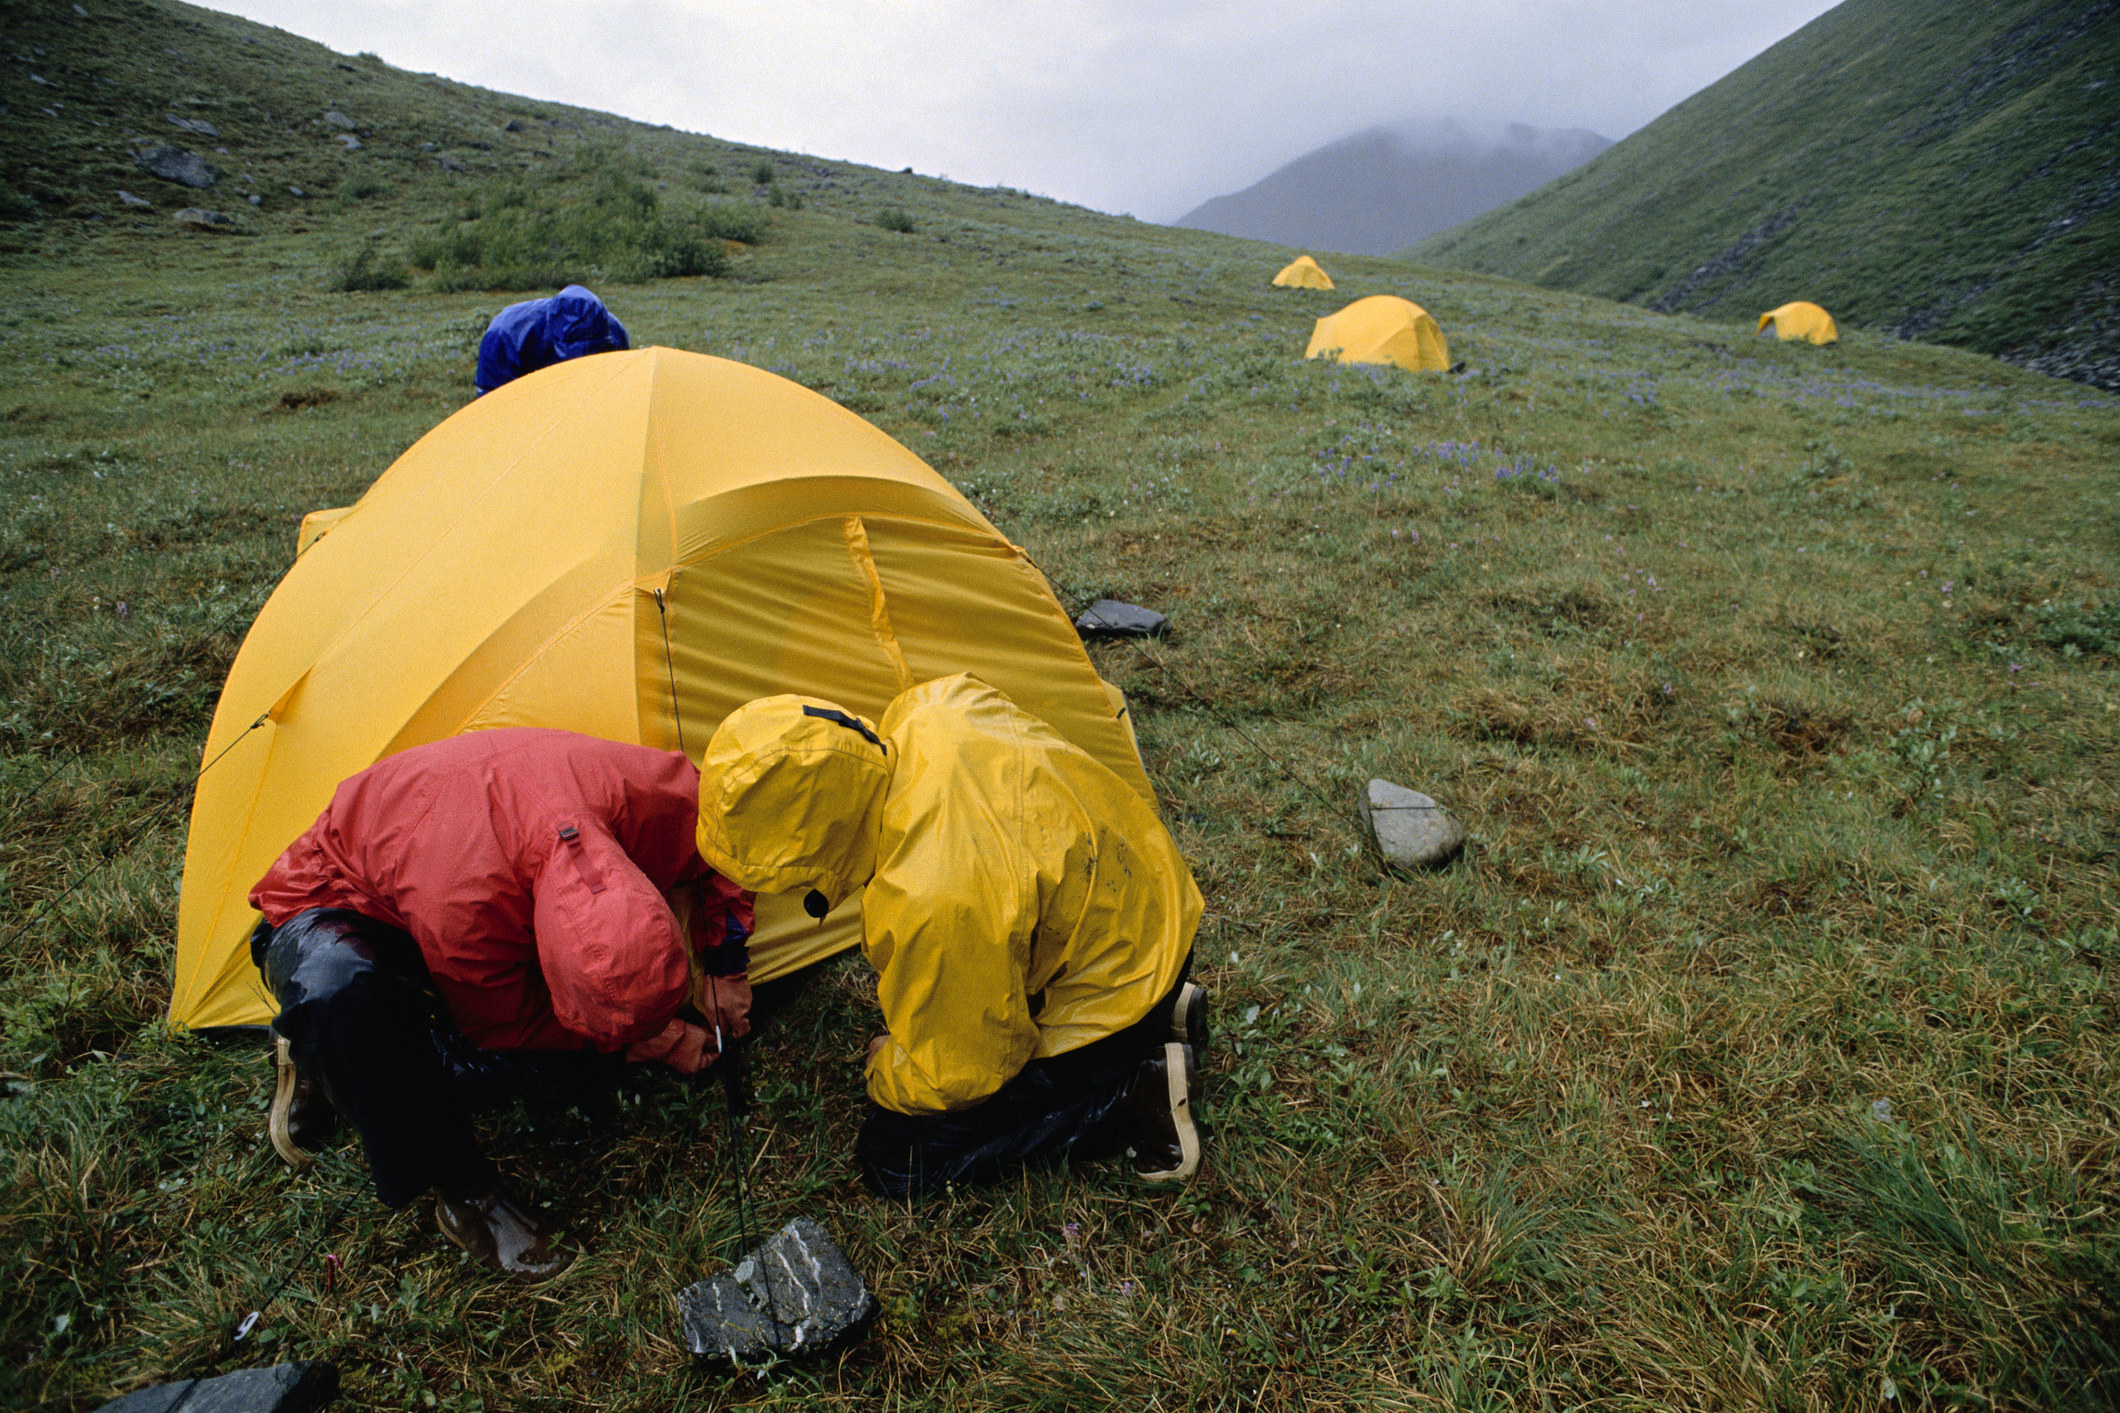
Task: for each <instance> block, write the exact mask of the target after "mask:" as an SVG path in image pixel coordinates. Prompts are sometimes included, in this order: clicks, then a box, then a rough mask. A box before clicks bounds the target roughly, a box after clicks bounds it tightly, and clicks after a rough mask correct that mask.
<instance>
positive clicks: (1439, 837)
mask: <svg viewBox="0 0 2120 1413" xmlns="http://www.w3.org/2000/svg"><path fill="white" fill-rule="evenodd" d="M1362 822H1363V823H1364V824H1366V825H1368V826H1369V832H1370V833H1371V834H1373V835H1375V836H1376V841H1377V847H1378V848H1379V849H1381V850H1383V851H1384V859H1385V862H1387V863H1391V864H1395V865H1397V866H1398V867H1400V868H1440V867H1441V866H1442V865H1444V864H1446V863H1449V862H1450V861H1451V860H1452V859H1454V858H1456V857H1457V856H1458V854H1459V853H1461V852H1462V851H1463V850H1464V848H1465V826H1463V825H1462V824H1459V823H1458V822H1457V820H1456V819H1455V818H1453V817H1452V816H1451V813H1450V811H1448V810H1446V809H1444V808H1443V807H1442V806H1441V805H1439V804H1437V803H1436V802H1435V801H1434V800H1431V799H1429V798H1428V797H1427V796H1426V795H1424V794H1422V793H1421V792H1420V791H1418V790H1409V789H1407V788H1406V787H1405V786H1403V785H1394V784H1392V783H1391V782H1390V781H1389V780H1372V781H1370V782H1369V785H1368V787H1367V788H1366V789H1364V790H1363V791H1362Z"/></svg>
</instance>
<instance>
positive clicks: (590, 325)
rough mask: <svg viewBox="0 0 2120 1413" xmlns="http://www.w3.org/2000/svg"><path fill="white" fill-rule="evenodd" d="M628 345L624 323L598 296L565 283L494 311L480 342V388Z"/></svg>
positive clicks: (489, 389)
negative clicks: (546, 293)
mask: <svg viewBox="0 0 2120 1413" xmlns="http://www.w3.org/2000/svg"><path fill="white" fill-rule="evenodd" d="M631 347H632V344H631V343H630V342H629V341H628V340H627V338H626V326H625V325H624V324H621V323H619V322H618V320H617V319H616V318H614V317H613V316H612V313H611V311H610V310H608V309H606V308H604V302H603V301H602V300H601V299H598V298H597V297H596V296H595V295H594V294H592V293H590V292H589V291H588V290H585V289H583V288H582V287H581V286H580V285H568V286H567V287H566V288H565V289H563V290H561V291H560V292H559V293H558V294H555V295H553V296H552V297H551V298H549V299H528V300H524V301H523V302H522V303H521V304H511V305H509V306H508V307H507V308H506V309H503V310H502V311H501V312H500V313H498V314H496V315H494V316H493V322H492V323H490V324H488V325H487V326H486V336H485V337H484V338H482V339H480V340H479V343H478V375H477V378H476V380H475V381H476V382H477V384H478V390H479V391H480V392H481V393H490V392H492V391H493V390H494V389H495V388H497V387H499V386H501V384H503V383H509V382H513V381H514V380H515V379H517V378H520V377H521V376H522V375H523V374H525V373H535V372H536V371H537V370H538V369H540V368H544V367H548V366H550V365H551V364H554V363H558V362H560V361H562V360H564V359H568V358H581V357H583V356H585V355H587V354H591V353H618V352H622V351H624V350H625V349H628V348H631Z"/></svg>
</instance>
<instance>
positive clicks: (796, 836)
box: [699, 696, 892, 907]
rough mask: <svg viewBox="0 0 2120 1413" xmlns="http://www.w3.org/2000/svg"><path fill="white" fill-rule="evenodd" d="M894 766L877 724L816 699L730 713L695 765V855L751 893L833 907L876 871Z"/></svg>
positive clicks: (771, 700)
mask: <svg viewBox="0 0 2120 1413" xmlns="http://www.w3.org/2000/svg"><path fill="white" fill-rule="evenodd" d="M891 764H892V763H891V760H890V757H889V753H888V752H887V750H886V749H885V747H884V744H883V740H882V738H881V737H879V736H878V735H877V734H876V728H875V726H874V725H873V724H872V723H870V722H868V721H865V720H863V719H862V718H861V717H859V716H856V715H855V714H854V713H852V712H849V711H845V710H842V709H841V708H840V707H837V706H835V705H833V704H832V703H831V702H827V701H821V700H819V699H818V698H815V697H797V696H784V697H763V698H760V699H759V700H758V701H755V702H751V703H748V704H747V705H745V706H742V707H739V708H737V709H736V710H735V711H734V712H732V713H730V714H729V716H728V718H727V719H726V720H725V721H723V722H722V724H721V728H720V729H719V730H717V731H716V732H715V733H714V739H713V740H711V741H709V742H708V743H707V750H706V754H705V756H703V757H702V758H701V760H700V764H699V853H700V857H701V858H703V859H705V860H706V861H707V863H708V865H709V866H710V867H712V868H713V869H714V871H715V872H716V873H719V874H720V875H722V877H724V878H727V879H729V880H730V881H731V882H733V883H735V884H736V885H737V886H739V887H742V888H748V889H750V890H751V891H753V892H755V893H802V892H806V891H808V890H810V889H813V888H814V889H816V890H817V891H818V892H820V893H822V894H823V895H824V896H825V900H826V901H827V902H828V903H830V904H831V905H832V906H833V907H837V906H838V905H839V904H840V903H841V902H842V901H843V900H845V899H846V898H848V897H850V896H852V895H853V894H854V893H855V892H857V891H859V890H860V889H861V888H862V887H863V886H864V885H865V884H866V883H867V882H868V881H869V878H870V876H871V875H872V874H874V873H875V872H876V838H877V831H878V830H879V828H880V827H881V825H882V820H883V799H884V794H885V792H886V791H887V790H888V789H889V788H890V783H891Z"/></svg>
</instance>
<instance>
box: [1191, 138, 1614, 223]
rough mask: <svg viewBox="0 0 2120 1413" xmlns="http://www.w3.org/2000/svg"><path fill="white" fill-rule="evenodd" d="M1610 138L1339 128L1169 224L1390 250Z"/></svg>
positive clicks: (1545, 178) (1483, 207)
mask: <svg viewBox="0 0 2120 1413" xmlns="http://www.w3.org/2000/svg"><path fill="white" fill-rule="evenodd" d="M1611 145H1612V144H1611V143H1610V142H1609V141H1607V140H1606V139H1604V138H1602V137H1599V136H1598V135H1597V134H1596V133H1594V132H1585V131H1584V130H1583V129H1581V128H1566V129H1558V130H1556V129H1553V128H1533V127H1526V126H1524V125H1523V124H1522V123H1470V122H1461V121H1457V120H1455V119H1447V118H1446V119H1443V120H1441V121H1435V122H1406V123H1396V124H1392V125H1390V126H1388V127H1375V128H1368V129H1366V130H1364V131H1362V132H1358V133H1356V134H1355V135H1354V136H1352V137H1343V138H1341V139H1340V140H1339V141H1338V142H1334V143H1329V144H1327V145H1326V146H1324V147H1320V148H1319V149H1318V150H1317V151H1315V152H1312V153H1310V154H1308V155H1307V156H1303V157H1298V158H1296V160H1295V161H1293V162H1290V163H1289V164H1288V165H1287V166H1285V167H1283V168H1281V169H1280V170H1279V171H1277V172H1275V173H1273V174H1272V175H1271V176H1268V177H1265V178H1263V179H1261V180H1259V181H1257V182H1254V183H1253V184H1252V185H1250V186H1248V187H1246V188H1244V190H1242V191H1239V192H1235V193H1232V194H1231V195H1228V196H1217V197H1215V198H1214V199H1213V200H1211V201H1206V202H1203V203H1201V204H1200V205H1199V206H1198V207H1196V208H1194V209H1193V210H1191V211H1189V212H1187V213H1186V214H1185V215H1183V216H1181V217H1179V218H1178V220H1177V221H1176V223H1175V224H1177V225H1180V226H1188V227H1190V228H1192V229H1193V230H1199V231H1219V232H1221V233H1222V234H1223V235H1235V236H1250V237H1252V238H1253V239H1255V240H1270V241H1274V242H1276V243H1277V244H1281V245H1296V246H1303V247H1306V248H1308V249H1312V250H1342V251H1349V252H1352V253H1354V254H1357V255H1388V254H1390V253H1391V252H1392V251H1394V250H1397V249H1399V248H1400V247H1401V246H1404V245H1406V244H1408V243H1409V242H1411V241H1416V240H1419V239H1420V238H1421V237H1423V236H1426V235H1431V234H1433V233H1435V232H1437V231H1442V230H1448V229H1449V228H1450V227H1452V226H1454V225H1457V224H1458V223H1459V222H1461V221H1468V220H1470V219H1472V218H1473V217H1474V216H1477V215H1479V214H1480V213H1481V212H1483V211H1491V210H1493V209H1494V208H1495V207H1497V206H1500V205H1502V204H1504V203H1505V202H1510V201H1514V200H1516V198H1518V197H1519V196H1522V195H1523V194H1524V193H1525V192H1527V191H1531V190H1534V189H1535V188H1538V187H1541V186H1544V185H1545V184H1546V183H1547V182H1549V181H1552V180H1553V179H1554V178H1555V177H1558V176H1560V175H1562V174H1563V173H1566V172H1571V171H1573V170H1575V169H1576V168H1577V167H1580V166H1581V165H1582V164H1583V163H1585V162H1587V161H1589V160H1590V159H1591V158H1593V157H1595V156H1596V155H1597V154H1598V153H1600V152H1602V151H1604V150H1605V149H1606V148H1608V147H1610V146H1611Z"/></svg>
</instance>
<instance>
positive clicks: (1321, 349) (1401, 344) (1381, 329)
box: [1303, 294, 1450, 373]
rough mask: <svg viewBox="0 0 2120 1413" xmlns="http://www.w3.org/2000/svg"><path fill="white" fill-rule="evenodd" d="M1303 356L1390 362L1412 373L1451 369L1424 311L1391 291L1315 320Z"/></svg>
mask: <svg viewBox="0 0 2120 1413" xmlns="http://www.w3.org/2000/svg"><path fill="white" fill-rule="evenodd" d="M1303 356H1304V357H1305V358H1334V359H1338V360H1339V361H1340V362H1342V363H1391V364H1396V365H1397V366H1398V367H1401V368H1409V369H1412V370H1413V371H1414V372H1416V373H1446V372H1448V371H1450V345H1449V344H1448V343H1446V342H1445V341H1444V339H1443V331H1442V330H1441V329H1439V328H1437V327H1436V322H1435V320H1434V319H1432V318H1430V317H1429V315H1428V311H1427V310H1425V309H1423V308H1421V306H1420V305H1418V304H1415V303H1414V302H1413V301H1412V300H1410V299H1401V298H1399V297H1398V296H1397V295H1395V294H1373V295H1371V296H1370V297H1369V298H1367V299H1358V300H1356V301H1355V302H1354V303H1352V304H1350V305H1348V306H1347V307H1346V308H1345V309H1342V310H1341V311H1340V312H1339V313H1337V314H1328V315H1326V316H1325V317H1324V318H1322V319H1320V320H1318V322H1317V327H1316V328H1315V329H1314V330H1313V331H1312V333H1311V335H1310V347H1309V348H1308V349H1306V350H1305V351H1304V354H1303Z"/></svg>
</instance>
